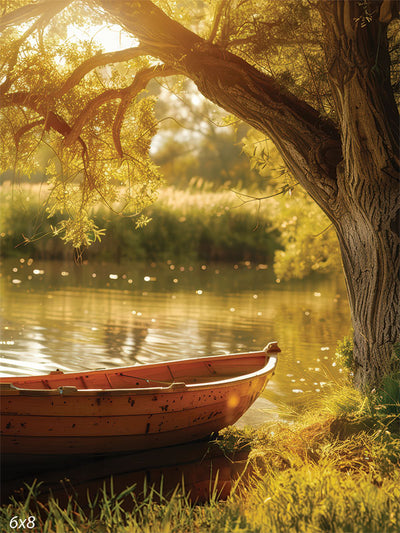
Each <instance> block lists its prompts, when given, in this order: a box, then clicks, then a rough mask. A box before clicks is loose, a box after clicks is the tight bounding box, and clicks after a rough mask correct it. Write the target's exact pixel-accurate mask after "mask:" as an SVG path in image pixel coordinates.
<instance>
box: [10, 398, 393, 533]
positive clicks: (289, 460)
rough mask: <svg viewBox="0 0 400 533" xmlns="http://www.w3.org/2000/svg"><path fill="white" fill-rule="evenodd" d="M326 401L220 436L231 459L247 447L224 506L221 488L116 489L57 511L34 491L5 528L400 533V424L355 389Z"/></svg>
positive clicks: (15, 505)
mask: <svg viewBox="0 0 400 533" xmlns="http://www.w3.org/2000/svg"><path fill="white" fill-rule="evenodd" d="M329 396H330V398H329V399H328V397H327V398H325V400H323V402H322V404H321V406H320V407H319V409H318V410H315V409H314V410H313V411H312V412H308V413H305V414H304V415H301V416H299V417H298V419H297V421H296V423H290V422H278V423H277V422H274V423H270V424H268V425H265V426H263V427H261V428H259V429H251V428H246V429H244V430H239V429H237V428H227V429H226V430H225V431H223V432H222V433H221V434H220V437H219V440H218V442H219V444H220V446H221V448H222V449H223V450H224V451H225V452H226V453H227V454H228V455H229V453H231V452H232V451H233V450H236V449H238V448H243V447H246V448H247V449H249V459H248V462H249V470H248V472H250V474H249V475H247V476H243V477H242V478H241V479H239V480H238V482H237V484H236V486H235V487H234V490H233V491H232V492H231V495H230V496H229V497H228V498H227V500H225V501H219V500H218V492H217V490H216V489H214V490H212V491H211V495H210V498H209V500H208V501H207V502H205V503H203V504H201V505H200V504H196V502H192V501H191V500H190V497H189V495H188V494H185V492H184V491H183V490H181V489H179V488H178V489H177V490H176V491H175V492H174V493H173V494H172V495H170V496H168V497H165V496H163V495H162V491H161V492H160V491H156V490H154V489H152V488H149V487H146V486H145V487H144V489H143V488H139V487H134V486H133V487H127V489H126V490H125V491H124V492H123V493H121V494H115V493H114V491H113V488H112V485H111V487H110V486H109V487H108V488H107V489H106V488H104V489H103V490H101V491H100V492H99V493H98V495H97V496H96V498H95V499H94V500H90V502H89V504H88V502H77V501H76V500H75V499H74V498H72V497H71V498H70V499H69V501H68V503H67V504H65V505H61V504H60V503H59V502H58V501H57V500H56V499H54V498H52V497H50V498H48V499H46V500H45V501H43V500H40V499H38V497H37V493H38V492H39V491H40V486H38V485H36V486H34V487H32V488H31V491H30V493H29V495H28V497H27V498H25V499H23V501H16V500H12V501H11V502H10V504H9V505H8V506H3V507H2V509H1V513H2V524H0V525H1V527H2V529H1V531H2V532H3V531H4V532H6V531H12V530H11V529H10V527H9V523H10V520H11V519H12V517H13V516H20V517H22V516H23V517H26V516H29V515H31V516H35V517H37V523H39V522H40V529H39V530H40V531H43V532H53V531H54V532H58V533H62V532H72V531H76V532H78V531H79V532H89V531H93V532H94V531H96V532H103V531H104V532H110V533H111V532H112V533H122V532H124V533H128V532H129V533H131V532H132V533H133V532H135V533H136V532H138V533H139V532H140V533H161V532H170V533H172V532H174V533H183V532H188V533H189V532H193V533H203V532H204V533H205V532H207V533H222V532H226V533H231V532H243V533H244V532H247V533H250V532H254V533H256V532H257V533H264V532H272V533H273V532H282V533H290V532H296V533H297V532H304V533H313V532H315V533H316V532H337V533H341V532H343V533H344V532H346V533H347V532H357V533H369V532H371V533H374V532H376V533H385V532H386V533H391V532H393V533H395V532H396V533H398V531H399V530H400V434H399V423H398V422H399V418H397V424H394V425H393V420H392V419H390V418H387V416H385V415H383V414H381V413H379V411H374V412H372V413H371V411H368V410H367V411H366V410H365V409H366V408H365V405H366V403H365V398H363V397H362V395H361V394H359V393H358V392H356V391H354V389H352V392H351V390H350V388H344V389H343V388H342V389H341V390H336V391H335V393H334V394H332V393H331V394H330V395H329ZM340 396H342V398H341V399H340V400H339V397H340ZM350 398H352V401H351V406H349V400H350ZM143 490H144V492H143Z"/></svg>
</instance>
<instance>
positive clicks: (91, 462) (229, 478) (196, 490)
mask: <svg viewBox="0 0 400 533" xmlns="http://www.w3.org/2000/svg"><path fill="white" fill-rule="evenodd" d="M247 456H248V449H246V448H241V449H240V450H239V451H237V452H236V453H233V452H232V453H226V452H224V451H223V450H222V449H221V448H220V446H219V445H218V444H217V443H216V441H212V440H208V439H206V440H203V441H196V442H190V443H187V444H181V445H178V446H170V447H166V448H160V449H154V450H147V451H141V452H136V453H134V454H123V455H118V456H105V457H93V456H88V457H84V456H81V457H80V458H79V459H77V458H76V457H74V458H73V457H71V456H64V457H62V456H58V457H57V458H53V459H51V458H46V459H44V458H43V459H37V458H36V459H35V463H31V464H29V465H27V464H25V465H21V464H14V465H11V464H8V465H2V466H3V468H2V472H3V474H2V476H3V478H2V491H1V500H2V503H3V504H4V503H7V502H8V500H9V498H10V497H11V496H15V497H16V499H17V500H21V499H23V498H24V497H25V496H26V495H27V493H28V488H27V486H31V485H32V484H33V483H34V482H35V480H38V481H40V482H41V485H40V496H39V497H38V499H39V501H42V502H43V503H45V502H46V500H47V498H48V496H49V495H50V493H51V494H52V496H54V497H55V498H56V499H58V500H59V501H60V504H66V503H67V501H68V497H69V496H73V497H74V498H75V499H76V500H77V501H78V503H79V505H80V506H81V507H82V508H83V509H85V508H86V506H87V505H88V494H89V495H90V497H91V499H93V496H94V495H95V494H96V493H97V492H98V491H99V490H100V489H103V488H106V490H107V491H108V493H110V491H111V486H112V490H113V492H114V494H119V493H121V492H122V491H124V490H125V489H126V488H127V487H129V486H132V485H135V488H134V493H135V496H136V498H137V499H140V498H141V496H142V495H143V490H144V487H147V489H149V488H150V487H154V489H155V494H157V493H158V492H160V491H161V493H162V495H163V496H164V497H168V496H169V495H171V494H172V493H173V491H174V490H175V489H176V487H178V486H179V487H181V488H183V489H184V491H185V493H186V494H189V496H190V500H191V501H192V502H199V503H200V502H204V501H206V500H207V499H208V498H209V497H210V496H212V495H215V494H216V495H217V496H218V498H220V499H224V498H226V497H227V496H228V495H229V493H230V491H231V489H232V486H233V485H234V484H235V483H236V482H237V480H238V479H239V478H240V477H242V476H246V475H247V474H248V473H249V468H248V463H247ZM129 501H130V498H127V501H126V503H125V505H126V506H127V507H129Z"/></svg>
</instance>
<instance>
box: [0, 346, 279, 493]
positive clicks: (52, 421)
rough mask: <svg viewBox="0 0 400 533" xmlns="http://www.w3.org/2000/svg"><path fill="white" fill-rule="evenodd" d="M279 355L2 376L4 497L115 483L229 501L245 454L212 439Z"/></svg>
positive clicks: (247, 401)
mask: <svg viewBox="0 0 400 533" xmlns="http://www.w3.org/2000/svg"><path fill="white" fill-rule="evenodd" d="M278 352H280V349H279V347H278V346H277V343H276V342H272V343H269V344H268V345H267V346H266V347H265V348H264V350H262V351H259V352H250V353H243V354H230V355H222V356H212V357H201V358H192V359H183V360H177V361H172V362H168V363H164V362H163V363H155V364H150V365H138V366H132V367H126V368H113V369H110V370H97V371H91V372H79V373H68V374H64V373H63V372H59V371H56V372H51V373H50V374H49V375H45V376H31V377H22V378H21V377H17V378H9V377H7V378H2V379H1V380H0V386H1V387H0V388H1V399H2V403H1V414H2V417H1V428H2V462H3V465H2V466H3V468H2V472H3V481H4V482H5V484H6V489H5V490H3V491H2V495H3V499H4V498H7V497H9V496H10V495H12V494H15V491H17V490H18V489H20V487H21V486H23V485H24V484H26V483H28V484H29V483H32V482H33V481H34V480H35V479H40V480H41V481H42V482H43V483H44V484H43V485H42V490H43V489H45V493H46V491H47V492H48V491H50V490H51V492H52V493H53V494H54V495H57V494H58V493H59V494H60V495H63V494H64V495H66V494H68V486H70V487H71V490H73V493H74V494H79V492H80V491H83V494H86V491H87V490H88V489H91V488H92V489H93V490H94V489H96V488H97V489H98V488H100V487H101V486H102V485H103V484H104V481H107V480H111V478H113V484H114V486H113V490H114V492H117V491H122V490H125V489H126V487H127V486H128V485H132V484H136V485H137V487H141V486H143V484H144V483H146V484H147V485H148V486H150V485H155V487H156V488H157V490H159V489H160V487H161V485H162V486H163V491H164V494H165V491H166V492H170V491H171V490H173V489H174V488H175V487H176V486H177V485H178V484H180V483H184V486H185V490H186V491H189V492H190V494H191V498H192V499H195V500H200V501H201V500H204V499H206V498H207V497H208V496H209V494H210V490H215V491H216V492H217V493H218V494H219V496H220V497H224V496H226V495H227V494H228V493H229V491H230V489H231V486H232V483H233V482H234V480H235V479H236V478H237V476H238V475H239V474H240V473H242V472H243V471H244V469H245V465H246V464H247V463H246V457H247V453H248V452H247V451H246V450H245V449H242V450H241V451H240V453H239V455H236V457H235V456H232V457H227V456H226V455H225V454H224V453H223V452H222V450H221V448H220V447H219V446H218V444H216V443H215V442H213V441H210V440H209V438H210V435H211V434H215V433H216V432H218V431H219V430H220V429H222V428H224V427H226V426H228V425H231V424H234V423H235V422H236V421H237V420H238V419H239V418H240V417H241V416H242V415H243V413H244V412H245V411H246V410H247V409H248V408H249V407H250V406H251V405H252V404H253V403H254V401H255V400H256V398H257V397H258V396H259V395H260V393H261V392H262V390H263V389H264V387H265V385H266V384H267V382H268V380H269V379H270V377H271V376H272V375H273V373H274V371H275V367H276V361H277V357H276V355H277V353H278ZM199 439H206V440H203V441H200V440H199ZM177 445H178V446H177ZM153 448H155V450H154V451H152V450H151V449H153ZM132 452H135V453H134V454H133V453H132ZM117 454H118V455H117ZM60 465H62V466H61V469H60ZM217 472H218V474H217ZM65 479H68V480H69V481H68V483H69V484H70V485H68V486H67V485H66V481H65ZM60 480H64V482H61V485H60ZM72 488H73V489H72ZM139 490H140V489H139ZM20 496H21V494H20Z"/></svg>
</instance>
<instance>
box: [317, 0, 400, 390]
mask: <svg viewBox="0 0 400 533" xmlns="http://www.w3.org/2000/svg"><path fill="white" fill-rule="evenodd" d="M390 4H391V3H390V1H388V0H386V1H384V2H380V1H373V2H369V4H368V5H367V4H365V5H364V6H362V5H361V3H360V2H352V1H349V0H341V1H336V2H331V3H330V6H328V7H330V9H327V10H326V11H325V12H324V11H323V17H324V18H325V21H326V23H327V24H326V29H327V41H326V44H327V46H326V56H327V61H328V67H329V68H328V72H329V76H330V81H331V86H332V90H333V95H334V97H335V101H336V110H337V114H338V118H339V122H340V132H341V139H342V153H343V164H341V165H339V166H338V170H337V183H338V195H337V198H336V201H335V202H334V203H333V210H332V212H331V213H328V214H329V216H330V217H331V219H332V221H333V223H334V224H335V226H336V229H337V234H338V238H339V243H340V247H341V252H342V259H343V267H344V272H345V276H346V282H347V287H348V295H349V302H350V309H351V315H352V321H353V327H354V363H355V381H356V383H357V384H358V386H360V387H361V388H363V389H365V388H367V387H372V386H375V385H378V384H379V381H380V380H381V378H382V376H383V375H385V374H387V373H389V372H391V371H392V370H394V367H395V366H396V365H397V367H398V365H399V361H396V360H395V359H394V358H393V346H394V344H395V343H400V320H399V311H400V302H399V300H400V175H399V115H398V111H397V107H396V104H395V101H394V96H393V90H392V88H391V85H390V58H389V53H388V42H387V22H388V21H390V10H389V7H390ZM332 6H333V7H334V9H332ZM324 7H325V8H326V5H325V6H324ZM364 10H366V11H364ZM366 14H368V15H370V16H371V19H370V20H369V21H364V22H363V16H365V15H366Z"/></svg>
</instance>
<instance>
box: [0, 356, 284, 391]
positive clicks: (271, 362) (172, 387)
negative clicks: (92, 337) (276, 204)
mask: <svg viewBox="0 0 400 533" xmlns="http://www.w3.org/2000/svg"><path fill="white" fill-rule="evenodd" d="M267 348H268V346H267V347H266V348H265V349H264V350H261V351H258V352H248V353H237V354H226V355H217V356H210V357H199V358H187V359H178V360H176V361H161V362H158V363H151V366H156V365H169V364H173V363H178V362H179V363H182V362H193V361H194V360H197V361H199V360H201V361H205V362H207V361H208V362H209V361H210V360H218V359H220V358H222V359H228V358H234V357H235V356H238V355H242V356H243V357H245V356H248V357H251V356H255V355H265V356H266V357H268V362H266V364H265V365H264V366H263V367H262V368H260V369H259V370H256V371H255V372H250V373H248V374H241V375H238V376H233V377H229V378H226V379H222V380H219V381H202V382H200V383H189V384H186V383H184V382H183V381H175V382H172V383H170V384H168V386H166V387H141V388H139V387H134V388H118V389H113V388H102V389H78V388H76V387H75V386H70V385H65V386H60V387H57V388H55V389H29V388H22V387H16V386H15V385H12V383H9V382H6V381H2V382H0V396H3V397H5V396H17V395H21V396H35V397H40V396H73V397H76V396H85V397H86V396H89V397H90V396H124V395H136V396H137V395H149V394H165V393H167V394H173V393H174V394H176V393H180V392H190V391H192V392H193V391H200V390H204V389H210V388H212V387H223V388H225V387H229V386H231V385H232V384H237V383H238V382H244V381H248V380H251V379H254V378H257V377H260V376H263V375H267V374H269V373H273V371H274V369H275V367H276V364H277V360H278V358H277V353H278V351H280V350H279V349H278V350H276V351H272V350H271V351H270V352H268V351H267ZM143 366H145V365H143ZM149 366H150V365H149ZM131 368H132V366H130V367H116V368H111V369H101V370H100V369H99V370H91V371H90V370H89V371H87V372H84V371H82V372H71V373H63V375H67V376H71V375H73V374H77V375H79V374H85V373H97V372H119V371H123V370H127V369H131ZM45 376H48V375H46V374H45V375H44V376H43V377H45ZM24 377H31V376H24ZM32 377H42V376H32ZM21 378H22V376H21V377H18V379H21ZM205 379H207V377H206V378H205ZM5 385H9V388H5Z"/></svg>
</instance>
